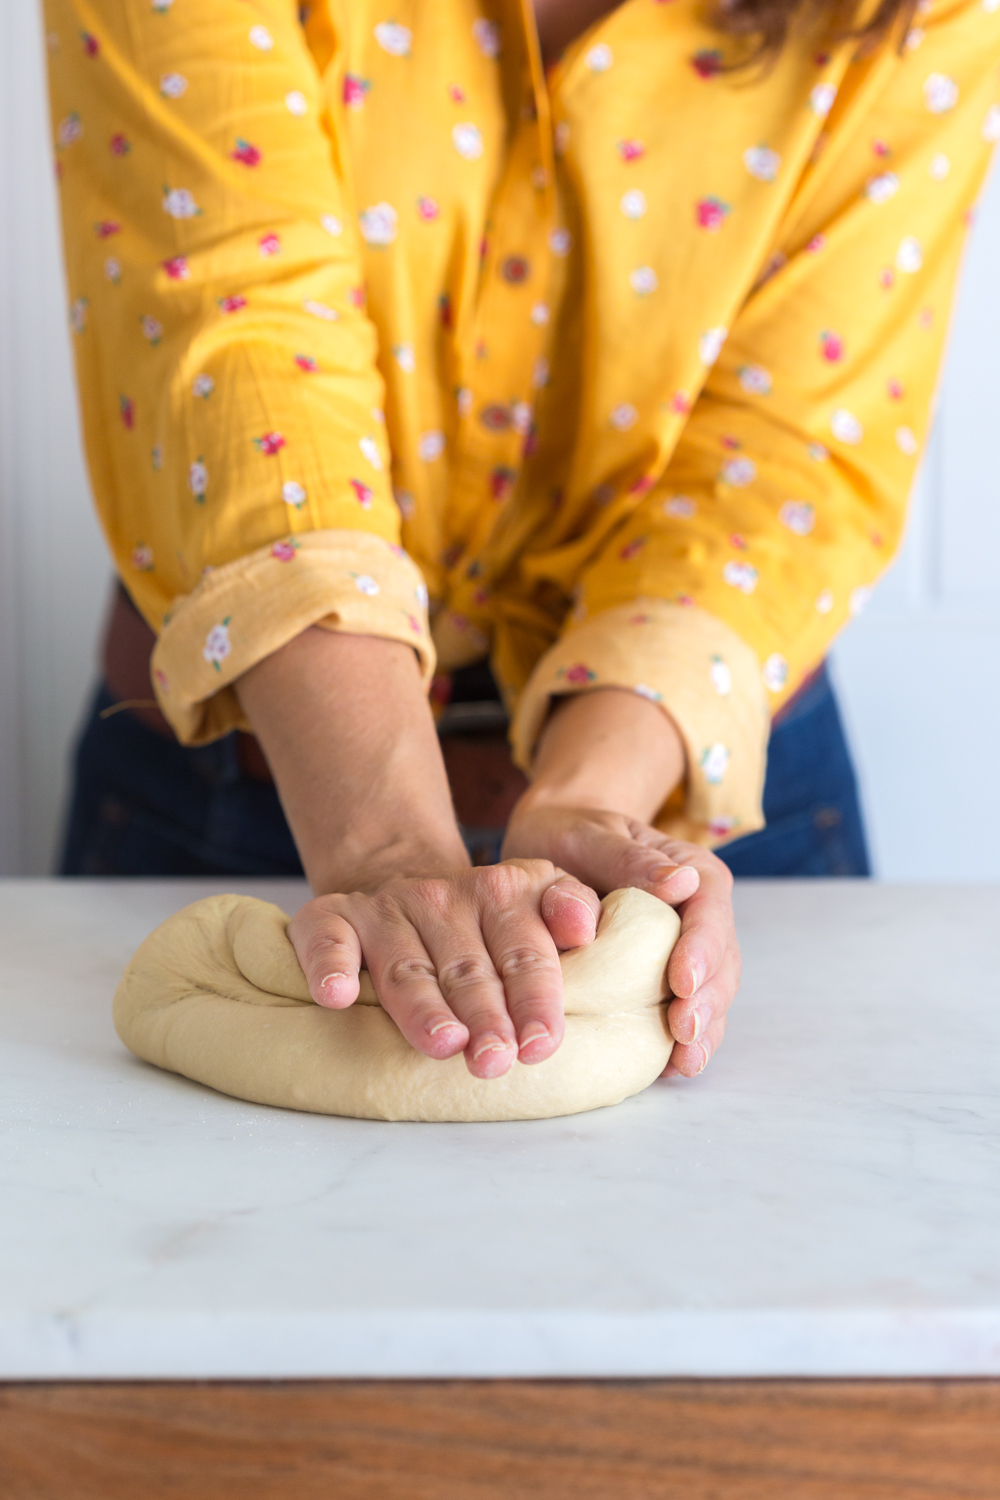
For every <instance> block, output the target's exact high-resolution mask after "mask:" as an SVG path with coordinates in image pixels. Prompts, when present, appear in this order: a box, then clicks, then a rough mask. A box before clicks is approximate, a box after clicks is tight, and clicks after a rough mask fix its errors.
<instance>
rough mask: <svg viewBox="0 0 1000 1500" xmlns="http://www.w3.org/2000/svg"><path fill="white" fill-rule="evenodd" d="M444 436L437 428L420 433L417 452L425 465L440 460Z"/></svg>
mask: <svg viewBox="0 0 1000 1500" xmlns="http://www.w3.org/2000/svg"><path fill="white" fill-rule="evenodd" d="M444 445H445V436H444V433H443V432H440V431H439V430H438V428H436V427H432V428H431V429H430V431H429V432H422V433H421V434H420V437H419V438H418V439H417V452H418V453H419V455H420V457H421V458H422V459H423V461H424V463H425V464H432V463H433V462H434V460H435V459H436V458H440V457H441V455H442V453H443V452H444Z"/></svg>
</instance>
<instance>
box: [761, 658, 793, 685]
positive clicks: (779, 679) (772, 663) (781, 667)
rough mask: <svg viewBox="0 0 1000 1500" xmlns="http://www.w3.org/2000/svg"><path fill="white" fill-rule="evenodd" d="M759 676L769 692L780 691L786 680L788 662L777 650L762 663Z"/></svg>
mask: <svg viewBox="0 0 1000 1500" xmlns="http://www.w3.org/2000/svg"><path fill="white" fill-rule="evenodd" d="M761 676H762V677H763V679H764V686H765V687H766V688H767V690H768V692H770V693H780V692H781V689H782V688H783V687H784V685H785V683H786V682H787V681H788V663H787V661H786V660H785V658H784V657H783V656H781V655H779V653H778V652H777V651H775V652H773V654H772V655H771V656H769V657H768V658H767V661H766V662H765V663H764V667H763V670H762V672H761Z"/></svg>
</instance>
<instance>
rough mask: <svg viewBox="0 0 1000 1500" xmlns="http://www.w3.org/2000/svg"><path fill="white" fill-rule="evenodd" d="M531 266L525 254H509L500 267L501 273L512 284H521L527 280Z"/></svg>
mask: <svg viewBox="0 0 1000 1500" xmlns="http://www.w3.org/2000/svg"><path fill="white" fill-rule="evenodd" d="M530 271H531V267H530V266H529V264H528V262H527V260H525V258H524V256H523V255H508V256H507V257H506V259H505V260H504V262H503V264H502V265H501V267H500V275H501V276H502V277H503V279H504V281H508V282H510V284H511V286H520V285H521V283H522V282H523V281H527V279H528V276H529V274H530Z"/></svg>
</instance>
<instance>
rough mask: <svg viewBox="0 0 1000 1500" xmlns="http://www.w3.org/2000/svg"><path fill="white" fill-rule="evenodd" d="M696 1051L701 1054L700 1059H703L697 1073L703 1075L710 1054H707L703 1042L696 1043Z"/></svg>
mask: <svg viewBox="0 0 1000 1500" xmlns="http://www.w3.org/2000/svg"><path fill="white" fill-rule="evenodd" d="M698 1051H699V1052H700V1053H701V1055H702V1057H703V1058H704V1062H703V1063H702V1065H701V1067H700V1068H699V1069H698V1073H704V1071H705V1069H706V1068H707V1067H708V1059H709V1058H710V1057H711V1055H712V1054H711V1052H709V1050H708V1048H707V1047H706V1045H705V1043H704V1042H699V1043H698ZM698 1073H696V1074H695V1077H696V1078H697V1076H698Z"/></svg>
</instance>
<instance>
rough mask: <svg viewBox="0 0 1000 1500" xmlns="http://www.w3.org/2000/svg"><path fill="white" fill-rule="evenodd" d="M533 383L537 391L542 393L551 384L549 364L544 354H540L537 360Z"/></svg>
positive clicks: (533, 372)
mask: <svg viewBox="0 0 1000 1500" xmlns="http://www.w3.org/2000/svg"><path fill="white" fill-rule="evenodd" d="M531 383H532V385H533V386H534V387H535V390H536V391H540V390H541V389H542V387H543V386H546V385H548V383H549V362H548V360H547V359H546V358H545V355H544V354H540V355H539V356H538V358H537V359H536V360H535V363H534V366H533V368H532V371H531Z"/></svg>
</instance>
